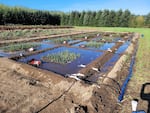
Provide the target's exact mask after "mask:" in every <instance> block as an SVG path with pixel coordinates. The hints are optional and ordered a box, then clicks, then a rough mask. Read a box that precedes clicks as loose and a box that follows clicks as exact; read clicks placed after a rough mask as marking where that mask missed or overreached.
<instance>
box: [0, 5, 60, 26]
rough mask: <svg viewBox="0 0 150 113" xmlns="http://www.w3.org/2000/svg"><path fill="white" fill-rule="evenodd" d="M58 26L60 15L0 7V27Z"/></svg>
mask: <svg viewBox="0 0 150 113" xmlns="http://www.w3.org/2000/svg"><path fill="white" fill-rule="evenodd" d="M6 24H23V25H47V24H48V25H60V14H57V13H54V12H50V11H41V10H32V9H27V8H21V7H8V6H5V5H0V25H6Z"/></svg>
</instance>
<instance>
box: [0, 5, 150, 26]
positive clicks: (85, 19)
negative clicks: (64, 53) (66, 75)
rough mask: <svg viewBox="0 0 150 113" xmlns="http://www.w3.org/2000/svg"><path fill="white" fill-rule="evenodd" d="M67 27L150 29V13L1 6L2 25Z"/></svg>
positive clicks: (0, 23) (0, 22)
mask: <svg viewBox="0 0 150 113" xmlns="http://www.w3.org/2000/svg"><path fill="white" fill-rule="evenodd" d="M6 24H23V25H67V26H96V27H150V13H149V14H147V15H142V16H141V15H133V14H132V13H131V12H130V11H129V10H125V11H123V10H121V9H120V10H118V11H114V10H99V11H82V12H79V11H72V12H70V13H64V12H56V11H53V12H52V11H42V10H32V9H27V8H21V7H8V6H5V5H0V25H6Z"/></svg>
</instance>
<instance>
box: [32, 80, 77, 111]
mask: <svg viewBox="0 0 150 113" xmlns="http://www.w3.org/2000/svg"><path fill="white" fill-rule="evenodd" d="M75 82H76V81H73V83H72V84H71V85H70V86H69V88H68V89H66V90H65V91H64V92H63V93H62V94H60V95H59V96H58V97H57V98H55V99H53V100H52V101H50V102H49V103H47V104H46V105H45V106H43V107H42V108H41V109H39V110H37V111H36V112H34V113H40V112H41V111H43V110H44V109H46V108H47V107H48V106H49V105H50V104H52V103H53V102H55V101H57V100H58V99H60V98H61V97H62V96H63V95H64V94H65V93H67V92H68V91H69V90H70V89H71V88H72V86H73V85H74V84H75Z"/></svg>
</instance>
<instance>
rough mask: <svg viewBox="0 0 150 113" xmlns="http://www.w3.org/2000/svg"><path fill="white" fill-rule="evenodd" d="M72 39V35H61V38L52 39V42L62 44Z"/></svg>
mask: <svg viewBox="0 0 150 113" xmlns="http://www.w3.org/2000/svg"><path fill="white" fill-rule="evenodd" d="M71 40H72V39H71V38H70V37H60V38H56V39H52V42H54V43H56V44H62V43H63V42H64V41H67V42H68V41H71Z"/></svg>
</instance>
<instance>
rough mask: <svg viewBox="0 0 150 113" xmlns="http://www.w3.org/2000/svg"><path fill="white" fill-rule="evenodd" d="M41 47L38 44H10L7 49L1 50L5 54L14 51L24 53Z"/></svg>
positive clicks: (2, 48)
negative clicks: (23, 51)
mask: <svg viewBox="0 0 150 113" xmlns="http://www.w3.org/2000/svg"><path fill="white" fill-rule="evenodd" d="M38 46H40V44H37V43H21V44H10V45H8V46H5V47H1V48H0V49H1V50H3V51H5V52H14V51H22V50H27V49H30V48H36V47H38Z"/></svg>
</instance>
